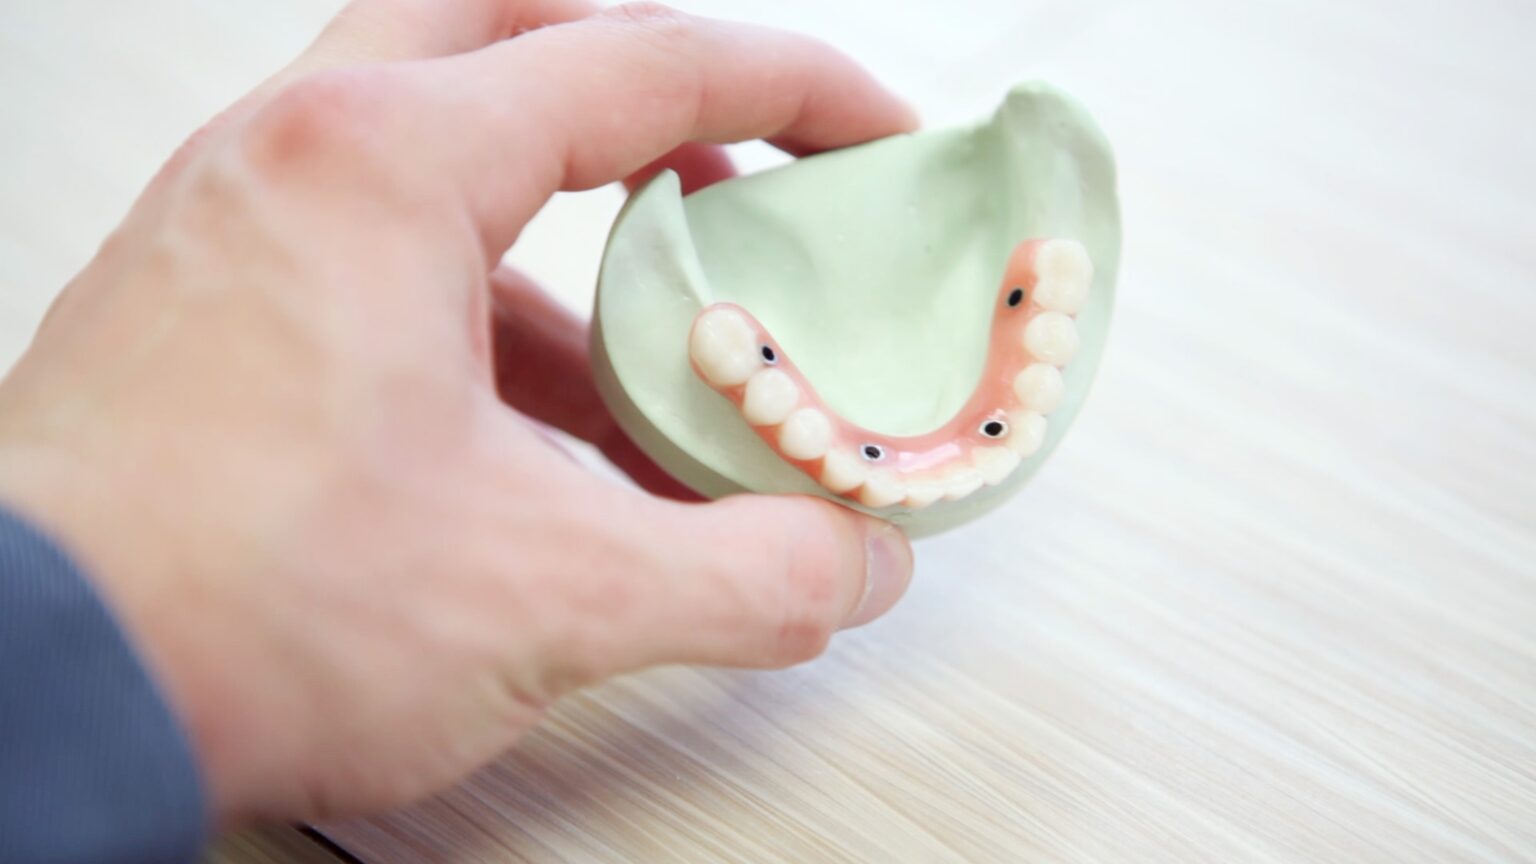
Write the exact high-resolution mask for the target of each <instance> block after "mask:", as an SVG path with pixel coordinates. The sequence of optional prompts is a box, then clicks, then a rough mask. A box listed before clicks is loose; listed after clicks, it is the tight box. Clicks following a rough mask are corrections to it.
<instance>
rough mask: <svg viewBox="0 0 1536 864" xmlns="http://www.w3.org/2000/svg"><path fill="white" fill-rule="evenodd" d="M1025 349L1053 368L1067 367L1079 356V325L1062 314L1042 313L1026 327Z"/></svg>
mask: <svg viewBox="0 0 1536 864" xmlns="http://www.w3.org/2000/svg"><path fill="white" fill-rule="evenodd" d="M1024 347H1025V348H1027V349H1029V353H1031V354H1033V355H1035V357H1037V358H1038V359H1040V360H1042V361H1044V362H1046V363H1049V364H1051V365H1052V366H1065V365H1067V364H1068V363H1070V362H1072V357H1073V356H1074V355H1075V354H1077V325H1076V324H1073V323H1072V319H1071V318H1068V317H1067V316H1065V315H1063V314H1061V313H1060V312H1041V313H1040V314H1039V315H1036V316H1035V317H1034V318H1031V319H1030V321H1029V323H1028V324H1026V325H1024Z"/></svg>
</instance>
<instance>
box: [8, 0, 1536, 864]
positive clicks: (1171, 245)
mask: <svg viewBox="0 0 1536 864" xmlns="http://www.w3.org/2000/svg"><path fill="white" fill-rule="evenodd" d="M339 5H340V4H339V2H337V0H316V2H300V0H262V2H233V0H229V2H218V0H140V2H134V3H126V2H115V0H4V2H3V3H0V105H3V109H4V111H3V114H0V368H3V367H4V366H6V365H8V364H9V363H10V361H11V360H13V359H14V358H15V357H16V356H17V355H18V354H19V353H20V351H21V350H22V349H23V347H24V346H25V343H26V341H27V339H28V337H29V334H30V333H31V331H32V330H33V329H34V327H35V326H36V324H37V321H38V320H39V318H40V316H41V315H42V313H43V310H44V309H45V308H46V305H47V303H48V302H49V300H50V298H51V297H52V295H53V294H54V292H55V291H57V289H58V288H59V287H60V286H61V285H62V284H63V283H64V282H65V281H66V280H67V279H68V278H69V277H70V276H71V275H72V274H73V273H74V272H76V271H77V270H78V269H79V268H80V267H81V266H82V265H83V264H84V263H85V262H86V261H87V260H88V258H89V256H90V255H91V254H92V252H93V250H94V249H95V247H96V245H97V244H98V243H99V242H100V240H101V238H102V237H103V236H104V235H105V234H106V233H107V232H108V231H110V230H111V228H112V227H113V225H114V224H115V223H116V222H117V221H118V220H119V219H120V218H121V216H122V215H123V213H124V211H125V209H126V208H127V206H128V205H129V203H130V202H131V201H132V199H133V198H134V196H135V194H136V193H137V191H138V189H139V188H140V187H141V186H142V185H143V183H144V182H145V181H146V180H147V179H148V178H149V176H150V175H151V174H152V173H153V172H154V170H155V169H156V168H157V167H158V166H159V164H160V163H161V161H162V160H163V159H164V158H166V156H167V155H168V154H169V153H170V152H171V151H172V150H173V149H174V148H175V147H176V146H177V144H178V143H179V142H180V141H181V140H182V139H183V138H185V137H186V136H187V135H188V134H189V133H190V132H192V131H193V130H194V129H196V128H197V127H198V126H199V125H200V124H201V123H202V122H204V121H205V120H206V119H208V118H209V117H211V116H212V115H213V114H215V113H216V112H217V111H218V110H220V109H221V108H222V107H223V106H225V105H226V104H228V103H229V102H230V101H232V100H233V99H235V98H237V97H238V96H239V95H240V94H241V93H242V92H244V91H245V90H246V89H248V88H250V87H251V86H253V85H254V84H255V83H257V82H258V81H259V80H261V79H262V78H263V77H264V76H265V75H266V74H268V73H269V72H271V71H273V70H274V69H275V68H277V66H278V65H280V64H281V63H282V62H284V61H285V60H286V59H287V58H288V57H290V56H291V55H293V54H294V53H295V52H296V51H298V50H299V49H300V48H301V47H302V46H303V45H304V44H305V43H306V42H307V41H308V40H309V39H310V38H311V37H312V36H313V34H314V33H316V32H317V31H318V29H319V28H320V26H321V25H322V24H323V22H324V21H325V20H327V19H328V18H329V17H330V15H331V14H333V12H334V11H335V9H336V8H338V7H339ZM674 5H676V6H678V7H680V8H683V9H686V10H688V11H692V12H697V13H700V14H706V15H711V16H718V17H729V18H737V19H744V20H751V21H757V22H761V23H766V24H772V25H776V26H781V27H786V28H792V29H796V30H800V31H804V32H808V33H811V34H814V35H816V36H818V37H820V38H822V39H825V40H827V41H829V42H832V43H834V44H836V45H838V46H840V47H841V48H843V49H844V50H845V51H847V52H849V53H850V54H852V55H853V56H855V57H856V58H858V59H859V60H860V61H862V62H863V63H864V64H866V65H867V66H868V67H870V68H871V69H872V70H873V71H874V73H875V74H876V75H877V76H878V77H879V78H881V79H883V80H884V81H886V82H888V83H889V84H890V85H891V86H892V87H893V88H894V89H896V90H897V91H898V92H900V93H902V94H904V95H905V96H907V97H908V98H909V99H911V100H912V101H913V102H914V103H915V104H916V105H917V106H918V107H919V108H920V110H921V111H922V113H923V115H924V117H925V120H926V122H927V123H928V125H930V126H942V125H947V124H952V123H957V122H965V121H969V120H972V119H975V118H978V117H980V116H983V115H984V114H986V113H987V112H989V111H991V110H992V108H993V107H994V106H995V105H996V104H997V102H998V101H999V100H1000V99H1001V97H1002V95H1003V93H1004V92H1005V91H1006V90H1007V89H1008V88H1009V86H1010V85H1012V84H1013V83H1015V82H1017V81H1020V80H1026V79H1035V78H1040V79H1046V80H1049V81H1051V82H1053V83H1055V84H1057V85H1059V86H1061V87H1063V88H1065V89H1066V90H1068V91H1070V92H1072V93H1073V94H1074V95H1075V96H1076V97H1078V98H1079V99H1080V100H1081V101H1082V102H1083V103H1084V104H1086V105H1087V106H1088V108H1089V109H1090V110H1091V111H1092V112H1093V113H1094V114H1095V116H1096V117H1097V119H1098V121H1099V122H1100V124H1101V125H1102V126H1103V128H1104V130H1105V131H1106V133H1107V134H1108V136H1109V139H1110V141H1111V142H1112V143H1113V144H1114V145H1115V148H1116V151H1117V156H1118V160H1119V165H1120V172H1121V173H1120V190H1121V196H1122V204H1123V218H1124V226H1125V238H1126V239H1125V249H1124V256H1123V262H1124V263H1123V269H1122V273H1121V279H1120V285H1119V295H1118V300H1117V304H1118V305H1117V311H1116V320H1115V324H1114V327H1113V330H1112V333H1111V337H1110V342H1109V347H1108V350H1107V352H1106V355H1105V358H1104V365H1103V367H1102V369H1101V372H1100V376H1099V381H1098V384H1097V385H1096V389H1095V392H1094V394H1093V395H1092V397H1091V398H1090V400H1089V402H1088V404H1087V406H1086V408H1085V409H1084V411H1083V413H1082V415H1081V416H1080V418H1079V420H1078V423H1077V425H1076V427H1075V428H1074V430H1073V433H1072V435H1071V436H1069V437H1068V438H1067V440H1066V441H1065V442H1064V443H1063V445H1062V447H1061V448H1060V450H1059V451H1058V452H1057V454H1056V455H1055V456H1054V457H1053V459H1052V462H1051V464H1049V465H1047V466H1046V467H1045V468H1044V469H1043V470H1042V471H1041V473H1040V474H1039V475H1038V477H1037V478H1036V479H1035V480H1034V481H1033V482H1032V483H1031V485H1030V486H1029V488H1027V489H1026V490H1025V492H1024V493H1023V494H1022V495H1021V496H1020V497H1019V498H1018V499H1016V500H1015V501H1014V502H1012V503H1011V504H1010V505H1009V507H1007V508H1005V509H1004V510H1003V511H1001V512H999V513H997V514H994V515H993V516H989V517H988V518H987V519H985V520H983V521H981V522H979V523H977V524H974V525H971V526H967V527H966V528H964V529H961V530H959V531H956V532H954V533H952V534H949V535H945V536H943V537H940V538H937V539H934V540H932V541H928V542H925V543H924V544H922V546H921V547H920V548H919V567H920V569H919V576H918V581H917V583H916V584H915V585H914V588H913V590H912V593H911V596H910V597H909V599H908V601H907V602H906V603H904V604H903V605H902V607H900V608H899V609H898V610H897V612H895V613H894V614H893V615H892V616H890V618H888V619H886V620H884V621H882V622H880V623H878V624H876V625H875V626H873V627H871V628H868V629H867V630H865V631H859V632H858V633H855V634H850V635H849V636H847V637H844V638H842V639H840V640H838V643H837V645H835V646H834V648H833V649H832V651H831V652H830V653H829V655H828V656H827V657H826V658H824V659H823V660H821V661H819V662H818V663H816V664H812V665H811V666H809V667H806V668H804V669H800V670H795V671H792V672H786V673H778V674H776V675H745V674H736V673H720V672H698V671H691V670H663V671H661V672H657V673H649V674H647V675H643V676H638V677H636V678H635V679H631V680H628V681H625V682H620V683H618V684H616V685H612V686H609V687H606V688H603V689H601V690H599V691H596V692H595V693H593V694H590V695H587V696H582V697H579V698H578V699H575V700H572V702H571V703H570V704H569V705H567V706H566V707H565V708H564V709H563V710H562V711H561V712H559V713H557V715H556V718H555V720H554V721H553V722H552V723H551V725H550V726H549V727H548V728H547V729H546V730H545V731H544V732H541V733H540V734H539V735H537V736H535V737H534V738H533V739H532V740H530V742H529V744H528V746H527V747H525V748H523V749H522V750H521V751H519V752H518V753H516V754H513V755H512V756H509V757H508V759H507V760H505V761H504V762H503V763H499V764H498V765H497V766H494V767H493V768H491V769H489V770H488V771H487V773H486V774H484V775H483V776H481V777H478V778H476V779H475V780H473V781H471V783H470V784H467V785H466V786H465V787H462V788H460V789H458V790H454V791H453V792H450V793H448V794H446V795H445V796H443V797H441V798H439V799H436V800H434V801H432V802H429V803H427V804H425V805H423V806H422V807H420V808H415V809H413V810H411V811H407V812H405V813H401V814H394V815H392V816H389V817H384V818H381V819H377V820H369V821H366V822H357V823H351V824H348V825H342V826H328V828H327V831H328V832H329V833H330V834H331V836H333V837H334V838H336V839H337V840H338V841H339V842H341V843H342V845H344V846H347V847H348V848H349V849H351V850H352V851H354V852H356V853H358V854H360V855H362V856H363V857H364V858H365V859H367V860H370V861H386V860H400V861H408V860H444V859H450V858H454V859H457V858H463V859H475V860H626V859H633V858H635V857H636V856H637V855H638V856H639V857H641V858H645V859H647V860H674V859H675V860H719V859H720V858H722V857H724V858H730V857H733V856H734V855H735V854H737V853H739V854H740V857H742V858H744V859H747V860H756V861H769V860H775V861H776V860H786V861H807V860H816V861H835V860H848V861H874V860H879V861H906V860H914V861H915V860H921V861H939V860H1000V861H1001V860H1023V859H1025V858H1034V857H1043V858H1048V859H1049V860H1057V861H1069V860H1070V861H1077V860H1137V861H1151V860H1180V861H1190V860H1207V859H1209V860H1227V861H1230V860H1243V861H1258V860H1264V861H1354V862H1358V861H1393V862H1404V861H1434V862H1449V861H1480V862H1484V861H1485V862H1516V861H1531V860H1536V638H1533V634H1536V339H1533V336H1532V334H1533V333H1536V111H1533V106H1536V59H1533V57H1536V54H1533V53H1532V46H1533V45H1536V4H1532V3H1528V2H1498V0H1471V2H1459V3H1454V4H1453V3H1445V2H1426V0H1408V2H1402V0H1398V2H1386V0H1369V2H1355V3H1324V2H1316V0H1302V2H1257V3H1241V4H1233V3H1222V2H1215V0H1155V2H1123V0H1120V2H1117V0H1089V2H1069V0H1009V2H1001V0H998V2H988V0H950V2H946V3H942V4H931V3H889V2H887V3H875V2H867V0H843V2H827V0H776V2H772V3H764V2H745V0H679V2H676V3H675V4H674ZM593 62H601V58H593ZM735 155H736V157H737V159H738V162H739V164H740V165H741V167H742V168H743V169H747V170H750V169H755V168H760V167H763V166H766V165H771V164H776V163H778V162H780V161H783V158H784V157H782V156H780V155H779V154H776V153H775V152H773V151H771V150H770V149H769V148H767V147H765V146H763V145H751V144H749V145H742V146H739V147H737V148H735ZM620 203H621V193H620V192H619V191H618V190H617V189H614V188H609V189H605V190H598V191H595V192H591V193H584V194H581V195H565V196H561V197H559V198H557V199H556V200H555V201H554V202H553V203H552V204H551V205H550V207H549V208H548V209H547V210H546V211H545V212H544V213H543V214H541V215H540V216H539V218H538V219H537V220H536V222H535V224H534V225H533V226H532V227H531V228H530V229H529V230H528V231H527V232H526V233H525V234H524V236H523V237H522V239H521V240H520V241H519V244H518V247H517V248H516V249H515V250H514V252H513V258H514V259H515V260H516V261H518V263H520V264H521V265H522V266H523V267H524V268H525V269H527V270H529V271H530V272H532V273H533V274H534V275H535V276H537V277H539V278H540V279H541V280H542V281H543V282H544V283H545V284H546V285H547V286H548V287H549V288H550V289H551V290H552V291H554V292H555V293H557V294H558V295H559V296H560V297H561V298H562V299H564V300H565V301H566V302H568V303H570V304H571V306H572V307H573V308H576V309H579V310H582V311H585V309H586V307H587V304H588V303H589V301H590V296H591V291H592V283H593V278H594V276H595V273H596V269H597V263H598V257H599V253H600V251H601V248H602V243H603V240H604V237H605V235H606V231H607V229H608V227H609V224H610V223H611V220H612V218H613V216H614V214H615V213H616V212H617V208H618V207H619V205H620ZM530 778H532V779H530ZM722 850H726V851H722ZM642 852H646V853H647V854H641V853H642Z"/></svg>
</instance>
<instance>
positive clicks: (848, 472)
mask: <svg viewBox="0 0 1536 864" xmlns="http://www.w3.org/2000/svg"><path fill="white" fill-rule="evenodd" d="M868 476H869V469H868V468H867V467H865V465H864V460H862V459H860V458H859V457H857V456H854V455H852V454H849V453H844V452H843V451H841V450H830V451H828V452H827V458H826V459H824V460H823V461H822V463H821V485H823V486H825V487H827V488H828V489H829V490H831V491H833V492H836V493H838V494H839V495H841V494H842V493H844V492H851V491H853V490H854V489H857V488H859V487H860V486H862V485H864V479H865V478H866V477H868Z"/></svg>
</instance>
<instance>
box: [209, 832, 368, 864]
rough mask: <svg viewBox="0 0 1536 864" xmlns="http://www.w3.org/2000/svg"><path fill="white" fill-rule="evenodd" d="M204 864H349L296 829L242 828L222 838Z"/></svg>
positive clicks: (211, 850)
mask: <svg viewBox="0 0 1536 864" xmlns="http://www.w3.org/2000/svg"><path fill="white" fill-rule="evenodd" d="M203 864H350V862H347V861H346V860H344V859H343V858H340V857H338V856H336V855H334V854H332V853H331V852H330V851H329V850H328V849H326V848H325V847H324V846H322V845H320V843H319V841H317V840H315V839H312V838H310V837H308V836H305V835H304V834H301V833H299V831H298V829H296V828H287V827H274V828H261V829H257V830H254V831H242V832H240V833H238V834H231V835H229V836H228V837H224V838H221V839H220V840H219V842H218V843H216V844H214V846H213V848H212V849H209V850H208V854H206V855H205V856H203Z"/></svg>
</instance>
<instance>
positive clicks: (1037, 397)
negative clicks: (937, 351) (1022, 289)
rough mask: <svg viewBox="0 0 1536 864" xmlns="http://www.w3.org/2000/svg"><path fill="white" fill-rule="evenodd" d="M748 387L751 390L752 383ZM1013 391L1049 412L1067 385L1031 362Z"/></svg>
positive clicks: (1053, 370) (1052, 368)
mask: <svg viewBox="0 0 1536 864" xmlns="http://www.w3.org/2000/svg"><path fill="white" fill-rule="evenodd" d="M747 387H748V391H749V392H750V389H751V384H748V385H747ZM1013 392H1014V393H1015V394H1017V395H1018V397H1019V401H1021V402H1023V403H1024V407H1025V408H1028V409H1029V410H1031V411H1039V412H1040V413H1041V414H1049V413H1051V412H1052V411H1055V410H1056V409H1057V408H1059V407H1061V397H1062V396H1063V395H1064V394H1065V393H1066V385H1064V384H1063V383H1062V381H1061V370H1060V369H1057V368H1056V367H1055V366H1052V365H1050V364H1049V363H1031V364H1029V365H1028V366H1025V367H1024V368H1023V369H1021V370H1019V374H1017V375H1015V376H1013Z"/></svg>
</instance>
